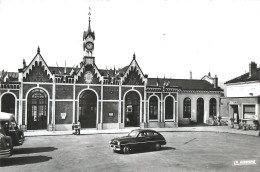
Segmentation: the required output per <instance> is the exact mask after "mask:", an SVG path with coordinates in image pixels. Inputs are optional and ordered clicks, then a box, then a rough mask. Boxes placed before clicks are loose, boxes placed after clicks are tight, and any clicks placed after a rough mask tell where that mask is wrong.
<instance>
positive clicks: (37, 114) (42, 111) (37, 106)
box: [27, 88, 48, 130]
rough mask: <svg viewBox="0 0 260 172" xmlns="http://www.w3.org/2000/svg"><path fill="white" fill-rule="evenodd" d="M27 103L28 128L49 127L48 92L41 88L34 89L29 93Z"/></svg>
mask: <svg viewBox="0 0 260 172" xmlns="http://www.w3.org/2000/svg"><path fill="white" fill-rule="evenodd" d="M27 103H28V104H27V129H28V130H39V129H47V112H48V97H47V94H46V93H45V92H44V91H43V90H41V89H38V88H37V89H34V90H33V91H31V92H30V93H29V96H28V100H27Z"/></svg>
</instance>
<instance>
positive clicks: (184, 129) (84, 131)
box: [24, 126, 259, 137]
mask: <svg viewBox="0 0 260 172" xmlns="http://www.w3.org/2000/svg"><path fill="white" fill-rule="evenodd" d="M133 129H136V128H125V129H107V130H96V129H81V130H80V133H81V134H82V135H87V134H116V133H128V132H130V131H131V130H133ZM151 129H153V130H156V131H159V132H216V133H232V134H243V135H251V136H258V134H259V130H258V131H255V130H242V129H240V130H238V129H234V128H230V127H228V126H201V127H199V126H194V127H178V128H151ZM73 132H74V131H72V130H69V131H47V130H28V131H26V132H24V135H25V137H32V136H58V135H71V134H72V133H73Z"/></svg>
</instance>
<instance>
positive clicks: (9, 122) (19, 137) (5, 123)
mask: <svg viewBox="0 0 260 172" xmlns="http://www.w3.org/2000/svg"><path fill="white" fill-rule="evenodd" d="M0 123H1V126H2V128H3V130H4V132H5V134H6V136H10V137H11V138H12V143H13V145H14V146H18V145H22V144H23V142H24V140H25V138H24V133H23V131H22V130H20V129H19V127H18V126H17V123H16V121H15V118H14V115H13V114H11V113H5V112H1V115H0Z"/></svg>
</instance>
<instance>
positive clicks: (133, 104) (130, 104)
mask: <svg viewBox="0 0 260 172" xmlns="http://www.w3.org/2000/svg"><path fill="white" fill-rule="evenodd" d="M125 126H126V127H139V126H140V97H139V95H138V94H137V93H136V92H134V91H131V92H129V93H127V95H126V97H125Z"/></svg>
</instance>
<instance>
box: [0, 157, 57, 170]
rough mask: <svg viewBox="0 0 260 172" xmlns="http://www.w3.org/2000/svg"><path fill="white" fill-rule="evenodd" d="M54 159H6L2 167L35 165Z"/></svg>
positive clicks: (1, 164) (0, 163) (2, 161)
mask: <svg viewBox="0 0 260 172" xmlns="http://www.w3.org/2000/svg"><path fill="white" fill-rule="evenodd" d="M50 159H52V157H48V156H41V155H39V156H27V157H9V158H6V159H1V161H0V167H6V166H13V165H25V164H34V163H40V162H46V161H49V160H50Z"/></svg>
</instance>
